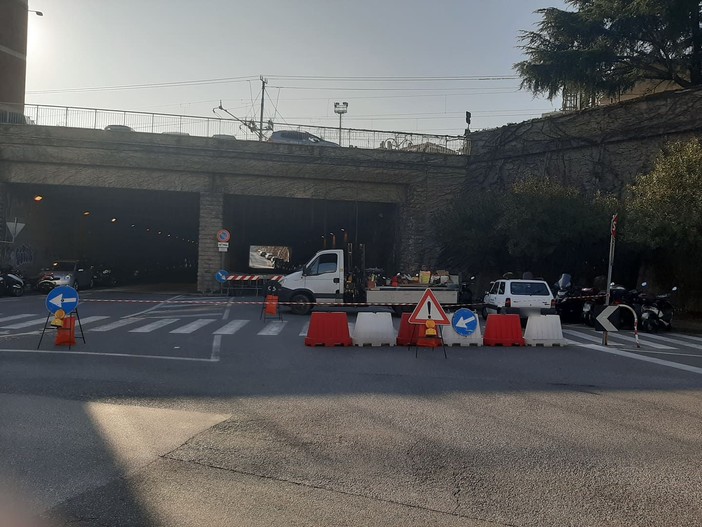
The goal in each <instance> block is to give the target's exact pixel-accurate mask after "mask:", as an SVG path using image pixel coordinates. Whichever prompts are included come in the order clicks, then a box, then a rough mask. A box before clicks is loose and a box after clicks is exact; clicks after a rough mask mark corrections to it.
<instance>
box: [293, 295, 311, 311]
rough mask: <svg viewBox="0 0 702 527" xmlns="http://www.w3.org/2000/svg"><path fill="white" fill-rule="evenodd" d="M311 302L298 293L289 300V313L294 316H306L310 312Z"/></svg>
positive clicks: (305, 296)
mask: <svg viewBox="0 0 702 527" xmlns="http://www.w3.org/2000/svg"><path fill="white" fill-rule="evenodd" d="M311 302H312V301H311V300H310V299H309V297H308V296H307V295H304V294H302V293H298V294H296V295H293V297H292V298H291V299H290V311H291V312H292V313H293V314H295V315H307V314H309V312H310V311H312V304H311Z"/></svg>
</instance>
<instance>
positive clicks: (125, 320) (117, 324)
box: [90, 318, 144, 331]
mask: <svg viewBox="0 0 702 527" xmlns="http://www.w3.org/2000/svg"><path fill="white" fill-rule="evenodd" d="M142 320H144V319H143V318H123V319H121V320H117V321H115V322H112V323H111V324H106V325H104V326H99V327H97V328H91V330H90V331H112V330H113V329H117V328H121V327H124V326H128V325H130V324H136V323H137V322H141V321H142Z"/></svg>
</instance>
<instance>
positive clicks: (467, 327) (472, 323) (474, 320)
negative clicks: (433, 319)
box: [451, 307, 478, 337]
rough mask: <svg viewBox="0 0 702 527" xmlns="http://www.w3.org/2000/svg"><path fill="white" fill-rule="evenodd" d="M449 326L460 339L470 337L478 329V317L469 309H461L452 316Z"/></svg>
mask: <svg viewBox="0 0 702 527" xmlns="http://www.w3.org/2000/svg"><path fill="white" fill-rule="evenodd" d="M451 326H452V327H453V330H454V331H455V332H456V333H458V334H459V335H460V336H461V337H470V336H471V335H472V334H473V333H475V330H476V329H478V316H477V315H476V314H475V313H473V312H472V311H471V310H470V309H467V308H465V307H462V308H461V309H459V310H458V311H456V312H455V313H454V314H453V317H452V318H451Z"/></svg>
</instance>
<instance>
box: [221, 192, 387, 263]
mask: <svg viewBox="0 0 702 527" xmlns="http://www.w3.org/2000/svg"><path fill="white" fill-rule="evenodd" d="M396 217H397V205H395V204H388V203H368V202H356V201H331V200H319V199H307V198H305V199H301V198H278V197H258V196H227V198H226V200H225V213H224V218H225V226H226V227H227V228H228V229H230V230H231V233H232V239H231V242H230V248H229V253H228V258H229V260H228V261H229V268H230V270H232V271H237V272H256V271H258V272H261V269H260V268H257V267H252V266H251V265H250V264H251V261H250V254H251V250H252V249H251V248H252V247H255V248H259V249H258V252H259V253H260V252H265V251H266V248H267V247H274V248H287V249H288V252H289V257H290V265H289V266H287V267H282V268H281V266H280V265H277V266H276V267H277V268H278V270H280V271H282V272H287V271H289V270H290V269H291V268H294V267H296V266H297V265H300V264H303V263H305V262H307V261H308V260H309V259H310V258H311V257H312V256H313V255H314V253H315V252H317V251H319V250H321V249H325V248H326V249H332V248H338V249H341V248H343V247H344V245H345V243H353V244H355V245H358V244H365V247H366V266H367V267H380V268H383V269H385V270H392V269H394V268H395V256H394V239H395V229H396V221H397V220H396ZM276 250H277V249H276ZM275 270H276V269H271V271H275Z"/></svg>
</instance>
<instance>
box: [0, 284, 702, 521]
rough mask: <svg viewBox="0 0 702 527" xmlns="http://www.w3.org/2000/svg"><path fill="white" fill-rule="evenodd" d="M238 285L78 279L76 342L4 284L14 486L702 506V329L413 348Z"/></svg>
mask: <svg viewBox="0 0 702 527" xmlns="http://www.w3.org/2000/svg"><path fill="white" fill-rule="evenodd" d="M164 300H165V301H166V302H164ZM242 300H245V299H241V298H203V297H194V296H190V297H185V296H178V295H153V294H152V295H134V294H131V293H126V292H119V291H103V292H100V291H90V292H83V293H81V304H80V307H79V314H80V317H81V322H82V325H83V330H84V336H85V343H83V341H82V340H80V339H79V341H78V343H77V344H76V345H75V346H72V348H71V350H70V352H69V351H68V350H67V349H66V348H65V347H57V346H55V345H54V337H55V330H48V331H47V333H46V335H45V337H44V339H43V340H42V343H41V346H40V349H39V350H37V349H36V348H37V345H38V343H39V338H40V334H41V330H42V327H43V325H44V322H45V321H46V316H47V313H46V309H45V307H44V297H43V296H41V297H40V296H27V297H23V298H19V299H15V298H1V299H0V423H2V426H1V427H0V487H1V486H2V485H4V486H5V489H4V491H0V496H8V495H9V494H8V489H10V490H12V492H13V494H12V495H13V498H12V499H11V500H10V503H11V504H14V506H13V509H14V510H15V511H17V510H18V509H23V510H24V511H25V512H26V511H30V512H31V511H40V512H41V514H42V516H43V519H44V520H45V521H46V522H48V524H49V525H52V526H54V525H58V526H63V525H81V526H144V525H154V526H196V525H197V526H201V525H209V526H219V525H222V526H224V525H227V526H229V525H247V526H248V525H252V526H259V525H260V526H264V525H266V526H269V525H286V526H288V525H354V526H356V525H368V526H370V525H464V526H488V525H490V526H494V525H514V526H537V525H539V526H541V525H553V526H563V525H578V526H585V525H592V526H603V525H640V526H645V525H666V526H667V525H702V476H701V475H700V471H699V460H700V455H701V454H700V452H701V451H702V448H701V447H702V437H701V431H702V405H701V404H700V403H702V340H700V337H696V336H694V335H682V334H679V333H672V334H661V335H655V336H651V335H642V336H641V348H636V347H635V344H634V342H633V341H632V340H629V339H630V338H631V336H630V334H622V335H611V338H610V346H608V347H606V348H605V347H602V346H601V345H600V343H599V339H600V337H599V335H598V334H596V333H595V332H594V331H592V330H590V329H589V328H585V327H582V326H569V327H565V328H564V336H565V337H566V339H568V341H569V342H568V345H567V346H564V347H553V348H548V347H527V348H502V347H498V348H489V347H465V348H461V347H451V348H448V359H444V357H443V353H441V351H437V350H428V349H421V350H419V354H418V357H417V358H415V352H414V350H408V349H407V348H398V347H353V348H348V347H339V348H326V347H306V346H305V345H304V334H305V333H306V325H307V323H308V322H309V317H297V316H294V315H290V314H287V313H283V320H282V321H278V320H266V321H263V320H260V318H259V317H260V311H261V307H260V305H259V304H256V303H251V304H244V303H239V302H240V301H242ZM193 301H196V302H193ZM232 301H234V302H237V303H232ZM354 319H355V317H354V315H352V314H351V315H349V320H350V323H351V325H353V323H354ZM396 324H397V321H396ZM2 501H3V500H2V499H1V498H0V511H2V512H3V513H4V517H7V514H8V511H7V509H8V505H7V504H5V505H3V503H2ZM19 503H24V506H23V507H20V506H18V504H19ZM3 507H4V508H5V510H2V509H3Z"/></svg>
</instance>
